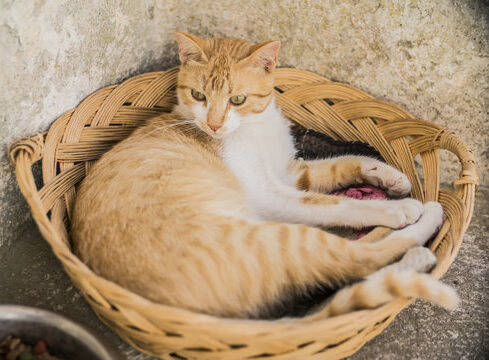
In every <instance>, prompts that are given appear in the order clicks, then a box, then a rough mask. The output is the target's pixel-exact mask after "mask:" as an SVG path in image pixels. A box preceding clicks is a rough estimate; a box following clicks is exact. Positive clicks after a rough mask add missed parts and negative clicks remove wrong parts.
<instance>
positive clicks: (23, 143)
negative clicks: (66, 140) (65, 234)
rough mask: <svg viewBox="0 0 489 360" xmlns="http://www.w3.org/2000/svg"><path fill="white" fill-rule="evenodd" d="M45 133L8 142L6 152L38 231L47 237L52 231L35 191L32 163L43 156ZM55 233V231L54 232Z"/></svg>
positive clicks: (37, 193)
mask: <svg viewBox="0 0 489 360" xmlns="http://www.w3.org/2000/svg"><path fill="white" fill-rule="evenodd" d="M46 135H47V133H39V134H37V135H34V136H32V137H30V138H27V139H21V140H18V141H15V142H13V143H12V144H10V146H9V149H8V152H9V156H10V161H11V162H12V164H13V165H14V166H15V177H16V178H17V184H18V185H19V188H20V191H21V192H22V194H23V195H24V197H25V199H26V200H27V203H28V204H29V207H30V208H31V213H32V216H33V218H34V220H35V221H36V223H37V225H38V227H39V231H40V232H41V233H42V235H43V236H44V237H45V238H46V239H47V238H51V237H52V235H53V233H54V231H53V228H52V225H51V223H50V221H49V218H48V216H47V215H46V213H45V212H44V211H42V210H43V204H42V200H41V197H40V196H39V192H38V191H37V186H36V182H35V181H34V174H33V173H32V164H34V163H35V162H37V161H39V160H41V159H42V157H43V150H44V140H45V139H46ZM54 235H55V233H54Z"/></svg>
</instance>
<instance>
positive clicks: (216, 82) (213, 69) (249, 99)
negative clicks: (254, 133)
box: [175, 32, 280, 138]
mask: <svg viewBox="0 0 489 360" xmlns="http://www.w3.org/2000/svg"><path fill="white" fill-rule="evenodd" d="M175 37H176V39H177V42H178V46H179V56H180V61H181V66H180V71H179V74H178V86H177V94H178V107H177V111H178V112H179V113H180V114H182V115H184V116H185V117H186V118H187V119H193V120H194V121H195V123H196V125H197V126H198V127H199V128H200V129H202V130H203V131H205V132H206V133H207V134H209V135H210V136H212V137H215V138H222V137H224V136H226V135H228V134H230V133H231V132H233V131H234V130H236V129H237V128H238V127H239V126H240V125H242V123H244V122H246V119H247V117H248V116H249V115H251V114H257V113H261V112H263V111H264V110H265V109H266V108H267V106H268V105H269V104H270V102H271V100H272V99H273V83H274V70H275V64H276V62H277V55H278V50H279V48H280V43H279V42H278V41H268V42H264V43H260V44H256V45H254V44H251V43H249V42H248V41H245V40H238V39H224V38H212V39H203V38H200V37H198V36H195V35H190V34H185V33H182V32H175Z"/></svg>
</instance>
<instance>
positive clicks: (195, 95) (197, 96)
mask: <svg viewBox="0 0 489 360" xmlns="http://www.w3.org/2000/svg"><path fill="white" fill-rule="evenodd" d="M192 96H193V98H194V99H195V100H197V101H204V100H205V95H204V94H202V93H201V92H200V91H197V90H195V89H192Z"/></svg>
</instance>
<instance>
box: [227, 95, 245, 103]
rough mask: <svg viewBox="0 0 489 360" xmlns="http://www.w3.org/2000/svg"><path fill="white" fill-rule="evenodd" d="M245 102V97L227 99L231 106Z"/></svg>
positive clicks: (238, 96) (236, 96)
mask: <svg viewBox="0 0 489 360" xmlns="http://www.w3.org/2000/svg"><path fill="white" fill-rule="evenodd" d="M245 100H246V96H245V95H235V96H232V97H230V98H229V102H230V103H231V104H233V105H241V104H242V103H244V102H245Z"/></svg>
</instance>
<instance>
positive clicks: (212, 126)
mask: <svg viewBox="0 0 489 360" xmlns="http://www.w3.org/2000/svg"><path fill="white" fill-rule="evenodd" d="M208 125H209V127H210V128H211V129H212V130H213V131H217V130H218V129H219V128H220V127H221V126H222V124H208Z"/></svg>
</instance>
